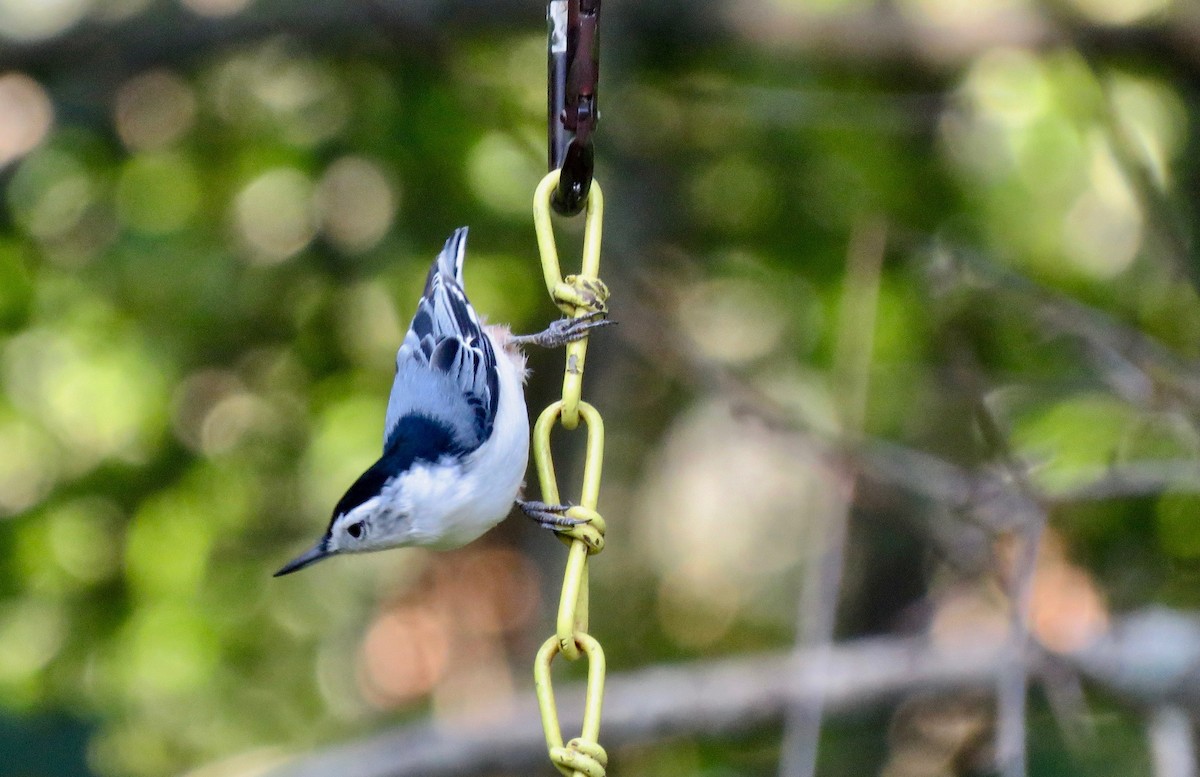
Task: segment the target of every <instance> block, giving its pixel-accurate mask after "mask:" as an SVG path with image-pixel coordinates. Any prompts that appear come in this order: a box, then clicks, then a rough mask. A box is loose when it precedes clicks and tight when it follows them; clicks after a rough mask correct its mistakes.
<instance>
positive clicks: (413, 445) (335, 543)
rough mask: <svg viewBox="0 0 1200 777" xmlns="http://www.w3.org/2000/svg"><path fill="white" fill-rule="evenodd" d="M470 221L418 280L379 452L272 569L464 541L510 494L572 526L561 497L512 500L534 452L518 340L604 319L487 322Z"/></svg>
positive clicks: (581, 328)
mask: <svg viewBox="0 0 1200 777" xmlns="http://www.w3.org/2000/svg"><path fill="white" fill-rule="evenodd" d="M466 247H467V228H466V227H461V228H459V229H457V230H455V232H454V234H453V235H451V236H450V239H449V240H447V241H446V245H445V247H444V248H443V249H442V252H441V253H440V254H438V257H437V259H435V260H434V262H433V267H431V268H430V270H429V277H428V279H427V280H426V281H425V292H424V294H423V295H422V297H421V300H420V302H419V303H418V304H417V312H416V314H415V315H414V316H413V320H412V324H411V325H410V326H409V328H408V332H407V334H405V335H404V342H403V344H401V346H400V350H399V351H398V352H397V354H396V377H395V380H394V382H393V383H392V393H391V396H390V397H389V399H388V406H387V415H386V420H385V422H384V442H383V455H382V456H381V457H380V458H379V460H378V461H376V462H375V463H374V464H372V465H371V466H370V467H369V468H368V469H367V471H366V472H364V473H363V474H362V475H361V476H360V477H359V478H358V480H356V481H355V482H354V485H352V486H350V489H349V490H348V491H347V492H346V494H345V496H343V497H342V499H341V501H339V502H338V504H337V507H335V508H334V510H333V518H332V520H330V522H329V528H328V529H326V530H325V535H324V536H323V537H321V539H320V540H319V541H318V542H317V543H316V544H315V545H314V546H313V547H312V548H310V549H309V550H307V551H305V552H304V553H302V554H300V555H299V556H297V557H296V558H295V559H293V560H292V561H290V562H289V563H288V564H286V565H285V566H284V567H283V568H282V569H280V570H279V571H278V572H276V573H275V576H276V577H279V576H280V575H286V574H289V573H291V572H295V571H297V570H299V569H303V568H304V567H306V566H308V565H310V564H313V563H315V562H317V561H320V560H321V559H324V558H328V557H330V556H333V555H336V554H338V553H360V552H364V551H371V550H384V549H386V548H396V547H404V546H411V545H421V546H426V547H431V548H438V549H446V548H456V547H459V546H460V545H465V544H466V543H468V542H470V541H471V540H473V539H475V538H476V537H479V536H480V535H481V534H483V533H484V532H485V531H487V530H488V529H490V528H491V527H493V526H495V525H496V524H497V523H499V522H500V521H501V519H503V518H504V517H505V516H506V515H508V512H509V510H511V509H512V505H513V503H514V502H516V503H517V504H518V505H519V506H520V507H521V509H522V510H523V511H524V512H525V513H526V514H528V515H529V516H530V517H531V518H533V519H534V520H535V521H537V522H538V523H540V524H542V525H543V526H547V527H550V528H552V527H554V526H565V525H571V524H574V523H577V521H574V520H572V519H570V518H567V517H566V516H565V515H563V513H564V511H565V510H566V508H567V505H547V504H543V503H540V502H523V501H520V500H518V499H517V497H518V495H519V493H520V490H521V485H522V481H523V479H524V477H525V467H526V464H527V461H528V458H529V418H528V416H527V415H526V409H525V392H524V387H523V384H524V382H525V355H524V354H523V353H522V352H521V346H523V345H529V344H533V345H542V346H545V347H555V346H559V345H563V344H565V343H568V342H571V341H573V340H578V339H580V338H581V337H583V336H584V335H585V334H586V333H587V332H588V330H590V329H592V328H595V327H597V326H603V325H605V324H608V323H610V322H609V321H607V320H605V319H603V318H602V316H601V314H593V315H591V316H584V317H581V318H571V319H561V320H559V321H556V322H554V324H553V325H551V327H550V328H549V329H547V330H546V331H544V332H541V333H539V334H536V335H528V336H523V337H518V336H514V335H513V334H512V333H511V332H510V331H509V330H508V328H507V327H504V326H483V325H482V324H481V323H480V321H479V317H478V316H477V315H476V314H475V310H474V309H473V308H472V307H471V303H470V302H468V301H467V295H466V293H465V292H464V291H463V275H462V272H463V258H464V255H465V252H466Z"/></svg>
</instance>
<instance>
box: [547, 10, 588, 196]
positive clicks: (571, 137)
mask: <svg viewBox="0 0 1200 777" xmlns="http://www.w3.org/2000/svg"><path fill="white" fill-rule="evenodd" d="M546 17H547V23H548V25H549V58H548V62H547V65H548V67H547V76H548V79H547V90H546V92H547V127H548V138H547V140H548V144H547V145H548V150H549V167H550V169H551V170H561V171H562V172H561V173H560V174H559V184H558V187H557V188H556V189H555V191H554V195H553V196H552V197H551V200H550V202H551V205H553V206H554V210H555V211H557V212H558V213H560V214H562V215H564V216H574V215H575V214H577V213H579V212H580V211H581V210H583V207H584V205H585V204H586V203H587V196H588V192H589V191H590V190H591V186H592V174H593V171H594V158H595V154H594V152H593V148H592V132H593V130H595V128H596V121H597V119H598V118H599V114H598V111H597V103H596V91H597V85H598V83H599V80H600V47H599V42H600V41H599V35H600V0H549V3H548V4H547V8H546Z"/></svg>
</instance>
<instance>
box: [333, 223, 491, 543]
mask: <svg viewBox="0 0 1200 777" xmlns="http://www.w3.org/2000/svg"><path fill="white" fill-rule="evenodd" d="M466 247H467V228H466V227H461V228H459V229H457V230H455V231H454V234H453V235H451V236H450V239H449V240H447V241H446V245H445V247H444V248H443V249H442V252H441V253H440V254H438V257H437V259H436V260H434V263H433V267H431V268H430V269H429V276H428V278H427V279H426V281H425V292H424V293H423V294H422V295H421V300H420V302H418V303H417V312H416V315H414V316H413V320H412V325H411V326H410V327H409V329H408V333H407V334H405V336H404V342H403V343H402V344H401V345H400V350H399V351H398V352H397V353H396V378H395V380H394V381H393V383H392V393H391V396H390V397H389V398H388V406H387V418H386V420H385V422H384V438H383V455H382V456H381V457H380V458H379V460H378V461H377V462H375V463H374V464H373V465H371V467H370V468H369V469H367V471H366V472H364V473H363V474H362V476H361V477H359V478H358V480H357V481H356V482H355V483H354V485H352V486H351V487H350V489H349V490H348V491H347V492H346V494H345V496H343V497H342V499H341V500H340V501H339V502H338V505H337V507H335V508H334V511H333V519H334V520H336V519H337V516H339V515H342V514H345V513H346V512H349V511H350V510H351V509H353V508H354V507H356V506H358V505H360V504H362V503H364V502H366V501H367V500H368V499H371V498H372V497H375V496H378V495H379V494H380V493H381V492H382V490H383V488H384V486H386V485H387V483H388V481H389V480H391V479H392V478H395V477H396V476H397V475H399V474H400V473H402V472H404V471H406V470H407V469H408V468H409V467H411V466H412V465H413V463H414V462H416V461H429V462H436V461H438V460H440V459H442V458H443V457H446V456H452V457H453V456H465V455H467V454H469V453H470V452H471V451H474V450H475V449H476V448H478V447H479V446H480V445H482V444H483V443H484V442H485V441H486V440H487V439H488V438H489V437H490V436H491V434H492V427H493V425H494V424H495V421H496V411H497V408H498V407H499V402H500V378H499V374H498V372H497V366H496V354H495V352H494V351H493V349H492V343H491V341H490V340H489V339H488V338H487V336H486V335H484V333H483V329H482V327H481V326H480V324H479V318H478V316H476V315H475V311H474V309H472V308H471V303H470V302H468V301H467V295H466V294H465V293H464V292H463V287H462V284H463V279H462V268H463V257H464V255H465V253H466ZM332 526H333V521H331V522H330V530H332Z"/></svg>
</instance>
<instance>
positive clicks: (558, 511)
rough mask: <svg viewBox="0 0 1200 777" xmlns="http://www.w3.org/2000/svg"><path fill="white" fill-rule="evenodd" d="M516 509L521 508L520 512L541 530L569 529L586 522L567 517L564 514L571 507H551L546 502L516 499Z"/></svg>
mask: <svg viewBox="0 0 1200 777" xmlns="http://www.w3.org/2000/svg"><path fill="white" fill-rule="evenodd" d="M517 507H519V508H521V512H523V513H525V515H527V516H529V517H530V518H532V519H533V520H534V521H535V522H536V523H537V524H538V525H539V526H541V527H542V528H543V529H550V530H557V529H569V528H571V527H572V526H578V525H579V524H581V523H587V521H586V520H580V519H578V518H568V517H567V515H566V512H567V510H570V509H571V507H572V505H552V504H547V503H546V502H526V501H525V500H524V499H518V500H517Z"/></svg>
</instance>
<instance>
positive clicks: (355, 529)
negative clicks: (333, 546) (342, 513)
mask: <svg viewBox="0 0 1200 777" xmlns="http://www.w3.org/2000/svg"><path fill="white" fill-rule="evenodd" d="M346 533H347V534H349V535H350V536H351V537H353V538H354V539H356V540H357V539H361V538H362V536H363V524H362V521H355V522H354V523H352V524H350V525H349V526H347V527H346Z"/></svg>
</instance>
